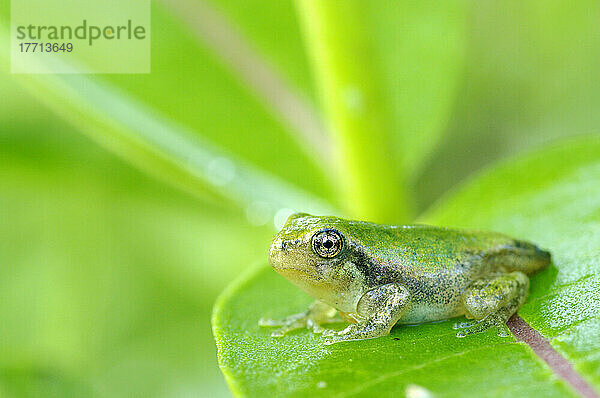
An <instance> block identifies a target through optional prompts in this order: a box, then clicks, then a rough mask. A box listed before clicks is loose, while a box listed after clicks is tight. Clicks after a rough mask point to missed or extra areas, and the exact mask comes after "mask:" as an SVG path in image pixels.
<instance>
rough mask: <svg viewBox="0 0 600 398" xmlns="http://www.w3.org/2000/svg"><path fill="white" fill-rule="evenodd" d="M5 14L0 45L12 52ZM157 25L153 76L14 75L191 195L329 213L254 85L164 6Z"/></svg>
mask: <svg viewBox="0 0 600 398" xmlns="http://www.w3.org/2000/svg"><path fill="white" fill-rule="evenodd" d="M2 11H4V13H3V14H4V15H1V14H0V43H2V45H5V46H8V35H7V34H6V33H5V31H6V30H7V29H5V25H8V23H7V21H8V13H7V12H6V10H2ZM153 27H154V29H157V27H159V28H160V33H161V34H156V35H153V40H152V54H153V55H152V57H153V58H152V74H151V75H106V76H102V77H101V76H99V75H81V74H72V75H68V74H67V75H61V74H36V75H13V76H11V77H12V78H13V80H14V81H17V82H19V83H21V84H23V85H24V86H25V87H26V88H28V89H29V90H30V93H31V94H32V95H33V96H34V97H36V98H37V99H39V100H40V101H42V102H43V103H44V105H46V106H47V107H48V108H50V109H52V110H53V111H55V112H56V113H57V114H58V115H60V117H61V118H63V119H64V120H67V121H69V122H70V123H72V124H73V125H75V126H76V127H77V128H78V130H79V131H81V132H83V133H85V134H88V135H90V136H91V137H92V138H94V139H95V140H96V141H98V142H99V143H101V144H102V145H104V146H106V147H108V148H109V149H111V150H112V151H114V152H116V153H118V154H119V155H120V156H122V157H123V158H125V159H127V160H129V161H131V162H133V163H134V164H136V165H137V166H138V167H140V168H142V169H144V170H146V171H148V172H150V173H152V174H153V175H155V176H158V177H161V178H162V179H163V180H165V181H167V182H169V183H171V184H173V185H175V186H178V187H180V188H183V189H186V190H188V191H189V192H192V193H194V194H197V195H199V196H203V197H206V196H210V195H213V197H214V196H215V195H216V196H217V197H219V198H224V199H227V200H229V201H230V202H232V203H234V204H236V205H238V206H240V207H241V208H243V209H247V211H248V212H249V213H265V214H268V215H269V216H270V217H272V216H273V215H275V214H276V213H277V212H278V211H279V210H282V209H286V208H292V209H298V208H302V207H304V206H311V207H312V206H314V208H315V211H323V210H330V209H331V207H332V206H331V205H329V204H327V202H326V201H325V200H323V199H324V198H325V199H331V195H330V193H331V190H330V188H329V184H327V183H326V181H327V179H326V178H325V176H324V173H323V172H322V170H320V169H319V168H318V167H317V166H316V165H315V163H314V161H313V160H312V159H311V158H310V157H309V156H308V155H307V154H306V153H304V152H303V150H301V149H300V148H299V146H298V144H297V142H296V141H295V140H294V139H293V138H292V137H291V136H290V133H289V132H288V131H286V129H285V128H284V127H283V126H281V124H280V123H279V121H278V120H276V118H275V117H273V115H271V114H270V112H269V111H268V110H267V109H266V108H265V107H264V106H263V104H261V103H260V102H259V101H258V100H257V99H256V98H255V97H254V96H253V95H252V93H251V92H250V91H249V90H248V87H246V86H244V85H241V84H240V83H239V82H238V81H237V80H236V79H235V78H233V76H232V75H231V73H230V71H229V70H227V69H226V68H224V67H223V66H222V65H221V64H220V63H219V61H218V59H216V57H215V55H214V54H212V53H210V52H208V51H206V49H204V48H203V47H202V46H201V45H200V43H199V42H198V40H196V39H195V38H194V37H193V36H192V35H191V34H190V32H189V31H187V30H185V29H182V28H181V23H180V21H179V20H177V19H175V18H174V17H173V16H172V15H171V14H170V13H169V12H168V11H166V10H164V9H163V8H162V7H160V6H157V7H154V9H153ZM168 54H176V55H177V57H174V56H167V55H168ZM2 61H4V62H3V64H4V65H3V66H7V65H8V60H7V59H6V57H5V56H4V55H3V54H1V53H0V62H2ZM73 70H76V69H75V68H73ZM173 70H177V71H178V73H173ZM182 82H186V83H185V84H182ZM232 113H235V117H232ZM257 142H258V143H263V144H262V145H257V144H256V143H257ZM275 143H276V144H277V150H276V151H275V150H274V149H273V145H274V144H275ZM207 194H208V195H207ZM259 215H260V214H259ZM258 218H263V219H265V218H268V217H258Z"/></svg>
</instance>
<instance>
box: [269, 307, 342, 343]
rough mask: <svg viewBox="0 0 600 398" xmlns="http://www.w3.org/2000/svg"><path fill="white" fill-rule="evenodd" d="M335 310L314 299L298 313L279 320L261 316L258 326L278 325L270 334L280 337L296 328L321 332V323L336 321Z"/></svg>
mask: <svg viewBox="0 0 600 398" xmlns="http://www.w3.org/2000/svg"><path fill="white" fill-rule="evenodd" d="M336 313H337V310H336V309H335V308H333V307H332V306H330V305H327V304H325V303H323V302H321V301H318V300H316V301H315V302H314V303H312V304H311V305H310V306H309V307H308V309H307V310H306V311H304V312H301V313H299V314H294V315H290V316H288V317H286V318H284V319H281V320H275V319H269V318H261V319H260V320H259V321H258V325H259V326H263V327H279V329H277V330H275V331H273V332H272V333H271V336H273V337H282V336H285V335H286V334H287V333H288V332H291V331H293V330H296V329H302V328H308V329H311V330H312V331H313V332H314V333H322V332H323V330H324V329H323V327H322V326H321V325H322V324H325V323H331V322H337V321H339V319H338V318H337V317H336V316H335V315H336Z"/></svg>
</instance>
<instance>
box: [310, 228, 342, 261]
mask: <svg viewBox="0 0 600 398" xmlns="http://www.w3.org/2000/svg"><path fill="white" fill-rule="evenodd" d="M342 244H343V240H342V234H340V233H339V232H338V231H336V230H335V229H325V230H322V231H319V232H317V233H315V234H314V235H313V237H312V248H313V250H314V252H315V253H317V254H318V255H319V256H321V257H325V258H332V257H335V256H337V255H338V254H339V253H340V252H341V251H342Z"/></svg>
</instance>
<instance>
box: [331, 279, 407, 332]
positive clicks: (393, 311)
mask: <svg viewBox="0 0 600 398" xmlns="http://www.w3.org/2000/svg"><path fill="white" fill-rule="evenodd" d="M409 302H410V293H409V292H408V289H406V288H405V287H404V286H402V285H401V284H399V283H389V284H387V285H382V286H379V287H377V288H375V289H372V290H369V291H368V292H366V293H365V294H364V295H363V296H362V297H361V299H360V301H359V302H358V306H357V314H358V315H359V316H360V317H362V318H363V319H364V321H360V322H358V323H356V324H352V325H350V326H348V327H347V328H346V329H344V330H342V331H339V332H335V331H332V330H327V331H325V332H324V333H323V336H324V337H325V341H324V343H325V344H333V343H338V342H341V341H348V340H364V339H373V338H376V337H381V336H385V335H387V334H389V333H390V330H391V329H392V326H394V325H395V324H396V322H397V321H398V319H400V316H401V315H402V313H403V312H404V311H405V310H406V307H407V304H408V303H409Z"/></svg>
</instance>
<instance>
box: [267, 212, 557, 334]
mask: <svg viewBox="0 0 600 398" xmlns="http://www.w3.org/2000/svg"><path fill="white" fill-rule="evenodd" d="M550 262H551V254H550V252H548V251H546V250H543V249H540V248H539V247H538V246H536V245H535V244H533V243H530V242H528V241H525V240H520V239H515V238H511V237H509V236H507V235H504V234H502V233H497V232H490V231H483V230H482V231H478V230H466V229H465V230H463V229H453V228H446V227H439V226H431V225H424V224H416V225H385V224H377V223H372V222H367V221H356V220H347V219H343V218H339V217H336V216H314V215H310V214H307V213H294V214H292V215H291V216H290V217H289V218H288V219H287V221H286V222H285V224H284V226H283V227H282V228H281V230H280V231H279V232H278V233H277V234H276V235H275V236H274V238H273V239H272V241H271V245H270V248H269V263H270V265H271V267H272V268H273V269H274V270H275V271H276V272H277V273H279V274H280V275H282V276H283V277H285V278H286V279H288V280H289V281H290V282H292V283H293V284H294V285H296V286H297V287H299V288H300V289H302V290H303V291H305V292H306V293H308V294H309V295H310V296H312V297H313V298H314V299H315V301H314V302H313V303H312V304H311V305H310V306H309V307H308V309H307V310H306V311H304V312H301V313H298V314H293V315H290V316H288V317H286V318H284V319H272V318H262V319H260V320H259V325H260V326H263V327H276V328H277V329H276V330H274V331H273V332H272V333H271V335H272V336H273V337H283V336H285V335H287V334H289V333H290V332H292V331H294V330H297V329H301V328H308V329H309V330H312V332H314V333H320V334H322V336H323V343H324V344H327V345H329V344H334V343H341V342H347V341H354V340H366V339H374V338H379V337H383V336H386V335H389V334H390V331H391V329H392V327H393V326H395V325H419V324H422V323H426V322H436V321H443V320H447V319H450V318H456V317H459V316H462V315H464V316H465V317H466V318H467V321H466V322H458V323H455V324H454V329H456V330H458V331H457V333H456V336H457V337H459V338H462V337H466V336H469V335H472V334H475V333H480V332H484V331H486V330H488V329H490V328H493V327H495V328H496V330H497V332H498V335H499V336H509V335H510V334H509V330H508V327H507V326H506V322H507V321H508V319H509V318H510V317H511V316H512V315H513V314H515V313H516V312H517V310H518V309H519V308H520V307H521V306H522V305H523V304H524V303H525V301H526V300H527V297H528V294H529V276H531V275H533V274H534V273H536V272H538V271H540V270H542V269H544V268H545V267H547V266H548V265H549V264H550ZM342 320H344V321H346V322H348V323H349V325H348V326H347V327H346V328H345V329H343V330H340V331H336V330H333V329H328V328H326V326H327V325H328V324H330V323H336V322H338V323H339V322H341V321H342Z"/></svg>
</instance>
